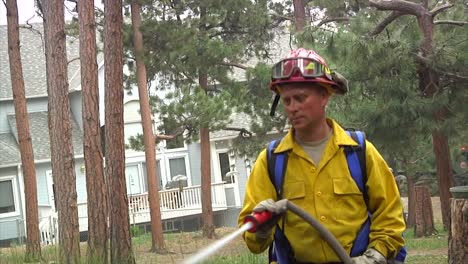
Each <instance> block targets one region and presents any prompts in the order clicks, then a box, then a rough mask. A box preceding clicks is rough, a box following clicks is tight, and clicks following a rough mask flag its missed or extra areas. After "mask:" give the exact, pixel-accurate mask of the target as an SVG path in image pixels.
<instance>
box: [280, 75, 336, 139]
mask: <svg viewBox="0 0 468 264" xmlns="http://www.w3.org/2000/svg"><path fill="white" fill-rule="evenodd" d="M280 90H281V92H280V96H281V100H282V102H283V105H284V108H285V110H286V113H287V114H288V119H289V122H291V125H292V126H293V127H294V129H296V130H307V129H311V128H315V127H316V126H318V125H319V124H320V123H321V122H322V121H323V120H324V119H325V106H326V105H327V103H328V98H329V97H330V95H329V94H328V93H327V91H326V89H325V88H323V87H321V86H319V85H317V84H310V83H290V84H284V85H282V86H281V89H280Z"/></svg>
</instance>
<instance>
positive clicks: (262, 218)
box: [244, 211, 273, 233]
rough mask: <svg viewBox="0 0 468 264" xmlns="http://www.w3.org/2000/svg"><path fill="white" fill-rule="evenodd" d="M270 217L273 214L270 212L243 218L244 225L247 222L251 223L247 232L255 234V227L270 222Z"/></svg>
mask: <svg viewBox="0 0 468 264" xmlns="http://www.w3.org/2000/svg"><path fill="white" fill-rule="evenodd" d="M272 216H273V213H272V212H270V211H262V212H258V213H253V214H251V215H248V216H246V217H245V218H244V225H245V224H247V223H249V222H250V223H252V227H251V228H250V229H249V230H247V231H248V232H250V233H255V232H256V231H257V227H258V226H260V225H262V224H263V223H265V222H267V221H268V220H270V219H271V217H272Z"/></svg>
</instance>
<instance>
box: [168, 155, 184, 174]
mask: <svg viewBox="0 0 468 264" xmlns="http://www.w3.org/2000/svg"><path fill="white" fill-rule="evenodd" d="M169 170H170V173H171V180H172V178H173V177H174V176H177V175H187V169H186V168H185V158H184V157H180V158H172V159H169Z"/></svg>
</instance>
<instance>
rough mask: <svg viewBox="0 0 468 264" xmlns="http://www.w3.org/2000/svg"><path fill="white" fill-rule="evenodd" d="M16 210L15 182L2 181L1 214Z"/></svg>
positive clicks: (0, 182) (0, 187) (0, 194)
mask: <svg viewBox="0 0 468 264" xmlns="http://www.w3.org/2000/svg"><path fill="white" fill-rule="evenodd" d="M14 211H15V200H14V198H13V184H12V181H11V180H8V181H0V214H3V213H10V212H14Z"/></svg>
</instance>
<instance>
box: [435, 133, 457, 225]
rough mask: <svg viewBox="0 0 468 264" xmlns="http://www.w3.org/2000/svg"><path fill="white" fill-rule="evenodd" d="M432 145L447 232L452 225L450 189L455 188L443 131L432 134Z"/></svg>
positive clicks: (443, 220) (448, 150)
mask: <svg viewBox="0 0 468 264" xmlns="http://www.w3.org/2000/svg"><path fill="white" fill-rule="evenodd" d="M432 144H433V147H434V153H435V156H436V166H437V179H438V181H439V197H440V205H441V210H442V222H443V223H444V227H445V229H446V230H447V229H448V227H449V225H450V198H451V197H452V195H451V193H450V187H452V186H453V169H452V162H451V160H450V149H449V146H448V138H447V136H446V135H445V134H444V132H442V131H441V130H436V131H433V132H432Z"/></svg>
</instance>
